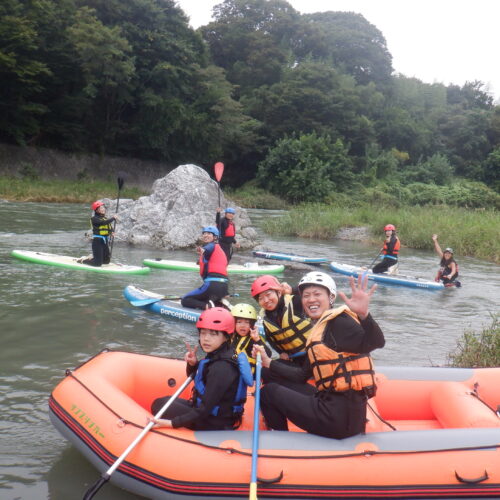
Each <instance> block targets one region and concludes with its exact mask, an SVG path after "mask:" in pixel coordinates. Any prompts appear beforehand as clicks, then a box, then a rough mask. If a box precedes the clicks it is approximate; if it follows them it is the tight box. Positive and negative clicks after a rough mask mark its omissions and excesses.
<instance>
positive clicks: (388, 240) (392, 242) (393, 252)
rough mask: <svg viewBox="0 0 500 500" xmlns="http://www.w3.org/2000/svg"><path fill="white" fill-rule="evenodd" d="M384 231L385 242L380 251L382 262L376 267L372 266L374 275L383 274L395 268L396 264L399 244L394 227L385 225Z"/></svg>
mask: <svg viewBox="0 0 500 500" xmlns="http://www.w3.org/2000/svg"><path fill="white" fill-rule="evenodd" d="M384 231H385V240H384V246H383V247H382V251H381V255H382V261H381V262H379V263H378V264H377V265H376V266H373V269H372V272H373V273H375V274H378V273H385V272H387V271H388V270H389V268H390V267H392V266H395V265H396V264H397V263H398V254H399V248H400V247H401V242H400V241H399V238H398V237H397V236H396V226H394V225H393V224H387V226H385V227H384Z"/></svg>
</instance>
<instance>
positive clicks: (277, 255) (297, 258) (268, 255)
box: [252, 250, 328, 264]
mask: <svg viewBox="0 0 500 500" xmlns="http://www.w3.org/2000/svg"><path fill="white" fill-rule="evenodd" d="M252 253H253V255H254V256H255V257H260V258H261V259H272V260H287V261H292V262H301V263H303V264H326V263H327V262H328V259H327V258H326V257H303V256H302V255H295V254H294V253H281V252H270V251H264V250H254V251H253V252H252Z"/></svg>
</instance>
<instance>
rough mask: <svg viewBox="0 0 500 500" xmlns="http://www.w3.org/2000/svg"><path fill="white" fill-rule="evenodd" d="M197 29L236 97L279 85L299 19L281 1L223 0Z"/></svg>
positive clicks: (296, 13)
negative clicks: (224, 73) (237, 90)
mask: <svg viewBox="0 0 500 500" xmlns="http://www.w3.org/2000/svg"><path fill="white" fill-rule="evenodd" d="M213 12H214V18H215V21H213V22H212V23H210V24H208V25H207V26H204V27H202V28H201V29H200V31H201V33H202V34H203V37H204V39H205V40H206V41H207V44H208V47H209V49H210V53H211V56H212V58H213V61H214V63H215V64H216V65H218V66H220V67H222V68H224V69H225V70H226V72H227V78H228V80H229V81H230V82H231V83H233V84H235V85H237V86H238V89H239V93H240V94H242V95H245V94H247V93H248V92H249V90H251V89H254V88H258V87H260V86H262V85H272V84H273V83H276V82H279V81H280V79H281V74H282V71H283V68H284V67H285V66H286V64H287V63H288V60H289V59H290V54H291V49H290V39H291V37H292V36H293V34H294V30H295V29H296V27H297V25H298V22H299V19H300V15H299V13H298V12H297V11H296V10H295V9H293V7H292V6H291V5H290V4H289V3H288V2H286V1H285V0H225V1H224V2H223V3H221V4H219V5H216V6H215V7H214V9H213Z"/></svg>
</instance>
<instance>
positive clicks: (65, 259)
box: [11, 250, 151, 274]
mask: <svg viewBox="0 0 500 500" xmlns="http://www.w3.org/2000/svg"><path fill="white" fill-rule="evenodd" d="M11 255H12V257H15V258H16V259H21V260H25V261H27V262H32V263H34V264H45V265H47V266H56V267H64V268H66V269H75V270H79V271H92V272H94V273H107V274H148V273H149V272H150V271H151V270H150V269H149V267H141V266H127V265H125V264H118V263H117V262H111V263H109V264H103V265H102V266H101V267H94V266H89V265H87V264H81V263H80V262H77V259H78V258H77V257H70V256H68V255H56V254H54V253H45V252H33V251H29V250H13V251H12V253H11Z"/></svg>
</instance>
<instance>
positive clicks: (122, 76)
mask: <svg viewBox="0 0 500 500" xmlns="http://www.w3.org/2000/svg"><path fill="white" fill-rule="evenodd" d="M95 14H96V12H95V10H94V9H90V8H89V7H81V8H80V9H79V10H78V11H77V13H76V16H75V23H74V24H73V25H72V26H70V27H69V28H68V39H69V41H70V42H71V43H72V44H73V46H74V47H75V52H76V54H77V55H78V63H79V66H80V68H81V71H82V74H83V78H84V87H83V89H82V91H83V93H84V95H85V97H87V98H88V99H89V100H90V101H92V106H90V107H89V108H88V113H87V116H86V117H85V124H86V127H87V128H88V129H90V130H91V131H92V135H93V137H94V138H95V140H96V141H98V142H97V144H96V148H97V150H98V151H99V152H100V153H104V152H106V150H107V147H106V145H107V144H111V143H113V142H114V140H115V138H116V135H117V133H118V132H119V131H120V129H123V128H125V124H124V123H123V122H122V120H121V115H122V112H123V110H124V108H125V107H126V106H127V104H128V103H129V102H130V101H131V80H132V78H133V77H134V74H135V66H134V57H133V56H132V55H131V47H130V44H129V43H128V41H127V40H126V39H125V38H124V37H123V36H122V33H121V31H122V30H121V28H120V27H119V26H114V27H112V28H109V27H107V26H104V25H103V24H102V22H101V21H99V20H98V19H97V17H96V15H95Z"/></svg>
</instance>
